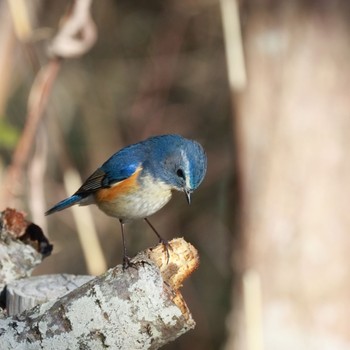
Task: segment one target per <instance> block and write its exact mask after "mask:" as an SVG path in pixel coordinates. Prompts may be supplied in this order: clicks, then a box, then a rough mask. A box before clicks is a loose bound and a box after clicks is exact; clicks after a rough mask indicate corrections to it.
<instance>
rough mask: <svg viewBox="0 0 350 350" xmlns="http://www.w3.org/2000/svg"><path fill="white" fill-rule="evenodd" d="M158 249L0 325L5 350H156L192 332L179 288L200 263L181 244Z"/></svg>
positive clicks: (177, 241) (186, 245) (175, 242)
mask: <svg viewBox="0 0 350 350" xmlns="http://www.w3.org/2000/svg"><path fill="white" fill-rule="evenodd" d="M170 244H171V247H172V249H171V250H170V258H169V262H167V257H166V254H165V252H164V248H163V246H162V245H161V244H160V245H158V246H156V247H155V248H154V249H149V250H146V251H144V252H142V253H140V254H139V255H138V256H136V258H134V259H133V260H132V263H134V264H135V265H134V267H129V268H128V269H127V270H125V271H123V269H122V267H121V266H119V265H118V266H117V267H115V268H113V269H110V270H109V271H107V272H106V273H105V274H104V275H102V276H100V277H97V278H95V279H93V280H91V281H90V282H88V283H86V284H84V285H83V286H81V287H79V288H77V289H75V290H73V291H72V292H70V293H69V294H67V295H65V296H63V297H61V298H60V299H59V300H57V301H56V300H54V301H50V302H48V303H45V304H42V305H38V306H37V307H35V308H34V309H31V310H29V311H27V312H24V313H22V314H20V315H17V316H12V317H8V318H6V319H2V320H0V343H1V344H2V348H4V349H9V350H10V349H38V348H40V349H58V350H59V349H79V348H80V349H105V348H107V347H110V348H112V349H135V350H136V349H158V348H159V347H161V346H162V345H164V344H166V343H168V342H170V341H172V340H174V339H175V338H177V337H178V336H180V335H181V334H183V333H185V332H187V331H188V330H190V329H192V328H194V326H195V322H194V320H193V319H192V316H191V314H190V312H189V310H188V308H187V305H186V303H185V301H184V300H183V298H182V295H181V294H180V292H179V290H178V289H179V288H180V287H181V285H182V282H183V281H184V279H185V278H187V277H188V276H189V275H190V274H191V272H193V271H194V270H195V269H196V268H197V266H198V263H199V259H198V254H197V251H196V250H195V248H194V247H193V246H191V245H190V244H189V243H187V242H185V241H184V240H183V239H175V240H173V241H171V242H170Z"/></svg>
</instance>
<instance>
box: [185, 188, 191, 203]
mask: <svg viewBox="0 0 350 350" xmlns="http://www.w3.org/2000/svg"><path fill="white" fill-rule="evenodd" d="M184 192H185V195H186V199H187V203H188V204H191V193H192V191H191V190H188V189H185V190H184Z"/></svg>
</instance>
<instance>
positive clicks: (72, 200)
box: [45, 194, 84, 215]
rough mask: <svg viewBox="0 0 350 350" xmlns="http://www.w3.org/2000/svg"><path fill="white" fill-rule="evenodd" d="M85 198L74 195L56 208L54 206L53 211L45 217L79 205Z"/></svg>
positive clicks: (49, 211) (50, 210)
mask: <svg viewBox="0 0 350 350" xmlns="http://www.w3.org/2000/svg"><path fill="white" fill-rule="evenodd" d="M83 198H84V197H82V196H81V195H78V194H73V196H70V197H68V198H66V199H64V200H63V201H60V202H59V203H57V204H56V205H55V206H53V207H52V208H51V209H49V210H48V211H47V212H46V213H45V215H50V214H52V213H55V212H56V211H60V210H63V209H66V208H69V207H71V206H72V205H74V204H78V203H79V202H80V201H81V200H82V199H83Z"/></svg>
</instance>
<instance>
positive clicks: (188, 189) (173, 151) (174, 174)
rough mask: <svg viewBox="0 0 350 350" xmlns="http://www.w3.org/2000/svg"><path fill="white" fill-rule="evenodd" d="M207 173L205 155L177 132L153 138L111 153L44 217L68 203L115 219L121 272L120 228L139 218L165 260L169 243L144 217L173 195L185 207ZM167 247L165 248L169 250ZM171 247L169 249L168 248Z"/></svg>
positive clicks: (126, 260) (125, 265)
mask: <svg viewBox="0 0 350 350" xmlns="http://www.w3.org/2000/svg"><path fill="white" fill-rule="evenodd" d="M206 171H207V156H206V153H205V151H204V149H203V147H202V146H201V144H200V143H198V142H197V141H194V140H190V139H187V138H184V137H183V136H180V135H177V134H167V135H157V136H152V137H149V138H147V139H145V140H143V141H140V142H138V143H134V144H132V145H129V146H126V147H124V148H122V149H120V150H119V151H117V152H116V153H114V154H113V155H112V156H111V157H110V158H109V159H108V160H107V161H106V162H104V163H103V164H102V165H101V166H100V167H99V168H97V170H96V171H95V172H93V173H92V174H91V175H90V176H89V177H88V178H87V179H86V181H85V182H84V183H83V184H82V185H81V187H80V188H79V189H78V190H77V191H76V192H75V193H74V194H73V195H71V196H70V197H68V198H66V199H63V200H62V201H60V202H58V203H57V204H56V205H54V206H53V207H52V208H51V209H49V210H48V211H46V213H45V215H50V214H53V213H55V212H58V211H61V210H64V209H66V208H69V207H71V206H73V205H80V206H82V205H89V204H96V205H97V207H98V208H99V209H100V210H101V211H102V212H104V213H105V214H107V215H108V216H112V217H115V218H117V219H118V220H119V222H120V226H121V236H122V244H123V268H124V269H126V268H128V267H129V266H131V265H132V263H131V260H130V258H129V257H128V255H127V249H126V244H125V233H124V231H125V227H124V226H125V224H126V223H129V222H131V221H133V220H138V219H144V220H145V221H146V223H147V224H148V225H149V226H150V227H151V229H152V230H153V232H154V233H155V234H156V235H157V237H158V239H159V242H160V243H162V244H163V246H164V248H165V250H166V253H167V261H169V250H168V246H169V243H168V242H167V241H166V240H165V239H163V238H162V236H161V235H160V234H159V233H158V231H157V230H156V229H155V227H154V226H153V225H152V224H151V222H150V221H149V219H148V217H149V216H150V215H152V214H154V213H156V212H157V211H159V210H160V209H161V208H163V207H164V206H165V205H166V204H167V203H168V202H169V201H170V199H171V197H172V193H173V192H174V191H180V192H183V193H184V194H185V196H186V199H187V202H188V204H190V203H191V195H192V193H193V191H194V190H196V189H197V188H198V186H199V185H200V184H201V183H202V181H203V179H204V177H205V174H206ZM169 247H170V246H169ZM170 248H171V247H170Z"/></svg>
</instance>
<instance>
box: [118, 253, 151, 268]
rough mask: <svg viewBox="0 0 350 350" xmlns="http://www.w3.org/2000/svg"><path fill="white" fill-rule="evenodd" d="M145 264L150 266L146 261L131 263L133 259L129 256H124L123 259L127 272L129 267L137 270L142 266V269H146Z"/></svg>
mask: <svg viewBox="0 0 350 350" xmlns="http://www.w3.org/2000/svg"><path fill="white" fill-rule="evenodd" d="M145 264H147V265H150V263H149V262H148V261H145V260H138V261H135V262H133V261H131V259H130V258H129V257H128V256H127V255H124V257H123V271H125V270H126V269H128V268H129V267H132V268H134V269H137V268H138V267H139V266H140V265H142V267H144V266H145Z"/></svg>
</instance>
